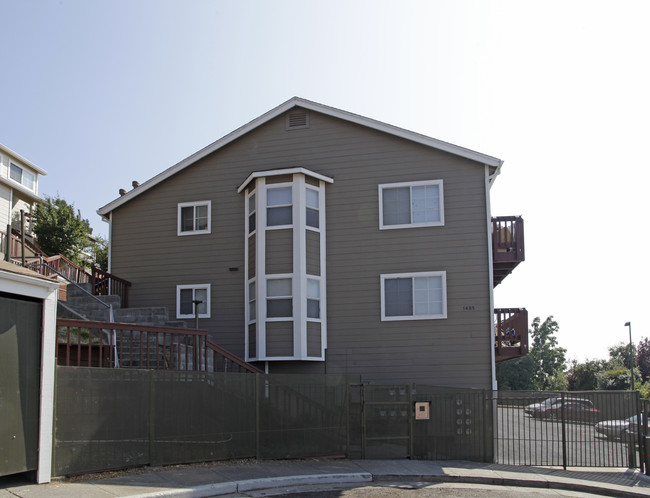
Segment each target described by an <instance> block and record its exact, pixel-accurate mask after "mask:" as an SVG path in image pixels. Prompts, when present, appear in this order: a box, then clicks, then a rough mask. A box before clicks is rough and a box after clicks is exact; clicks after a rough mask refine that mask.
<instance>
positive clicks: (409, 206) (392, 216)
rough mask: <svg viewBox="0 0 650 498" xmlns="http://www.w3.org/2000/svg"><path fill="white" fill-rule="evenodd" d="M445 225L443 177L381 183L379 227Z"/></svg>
mask: <svg viewBox="0 0 650 498" xmlns="http://www.w3.org/2000/svg"><path fill="white" fill-rule="evenodd" d="M444 224H445V217H444V199H443V192H442V180H430V181H423V182H411V183H387V184H383V185H379V228H380V229H389V228H413V227H430V226H441V225H444Z"/></svg>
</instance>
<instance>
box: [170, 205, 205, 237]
mask: <svg viewBox="0 0 650 498" xmlns="http://www.w3.org/2000/svg"><path fill="white" fill-rule="evenodd" d="M210 217H211V202H210V201H199V202H182V203H180V204H179V205H178V235H198V234H202V233H210Z"/></svg>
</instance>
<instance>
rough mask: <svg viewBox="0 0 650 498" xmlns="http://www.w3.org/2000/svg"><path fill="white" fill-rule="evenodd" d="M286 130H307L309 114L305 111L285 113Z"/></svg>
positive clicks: (298, 110)
mask: <svg viewBox="0 0 650 498" xmlns="http://www.w3.org/2000/svg"><path fill="white" fill-rule="evenodd" d="M286 128H287V130H298V129H302V128H309V114H308V113H307V109H295V110H293V111H291V112H289V113H287V122H286Z"/></svg>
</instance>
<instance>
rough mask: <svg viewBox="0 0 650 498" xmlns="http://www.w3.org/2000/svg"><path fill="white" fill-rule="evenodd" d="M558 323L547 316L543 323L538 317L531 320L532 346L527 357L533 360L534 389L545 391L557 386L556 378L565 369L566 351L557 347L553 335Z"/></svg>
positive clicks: (555, 338) (557, 328)
mask: <svg viewBox="0 0 650 498" xmlns="http://www.w3.org/2000/svg"><path fill="white" fill-rule="evenodd" d="M559 328H560V327H559V325H558V323H557V322H556V321H555V320H553V317H552V316H549V317H548V318H547V319H546V320H544V322H542V321H541V319H540V318H539V317H536V318H535V319H534V320H533V323H532V327H531V329H530V336H531V338H532V346H531V348H530V353H528V354H529V356H530V357H531V359H532V360H533V363H534V365H535V370H534V372H533V385H534V386H535V389H539V390H541V391H546V390H548V389H552V388H553V386H554V385H556V384H557V378H558V376H559V375H560V374H561V373H563V372H564V370H565V369H566V349H564V348H561V347H560V346H558V342H557V337H555V334H556V333H557V331H558V330H559Z"/></svg>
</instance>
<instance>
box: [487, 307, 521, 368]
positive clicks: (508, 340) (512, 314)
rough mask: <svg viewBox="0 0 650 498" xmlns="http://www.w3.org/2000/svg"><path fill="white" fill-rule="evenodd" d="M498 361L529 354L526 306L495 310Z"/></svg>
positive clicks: (495, 344) (496, 356)
mask: <svg viewBox="0 0 650 498" xmlns="http://www.w3.org/2000/svg"><path fill="white" fill-rule="evenodd" d="M494 321H495V327H494V330H495V335H496V337H495V343H494V352H495V359H496V361H497V362H499V361H503V360H509V359H512V358H519V357H521V356H525V355H526V354H528V311H527V310H526V309H524V308H501V309H495V310H494Z"/></svg>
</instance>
